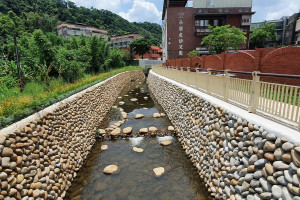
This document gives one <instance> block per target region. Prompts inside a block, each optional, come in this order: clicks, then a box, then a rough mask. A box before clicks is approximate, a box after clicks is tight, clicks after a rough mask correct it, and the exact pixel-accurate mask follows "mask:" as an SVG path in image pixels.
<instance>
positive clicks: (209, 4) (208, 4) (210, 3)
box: [206, 0, 215, 6]
mask: <svg viewBox="0 0 300 200" xmlns="http://www.w3.org/2000/svg"><path fill="white" fill-rule="evenodd" d="M214 4H215V2H214V0H206V5H207V6H213V5H214Z"/></svg>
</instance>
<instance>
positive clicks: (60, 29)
mask: <svg viewBox="0 0 300 200" xmlns="http://www.w3.org/2000/svg"><path fill="white" fill-rule="evenodd" d="M57 34H58V35H59V36H62V37H67V38H69V37H71V36H80V35H84V36H86V37H91V36H97V37H102V38H103V39H104V40H108V36H107V31H106V30H101V29H97V28H94V27H88V26H85V25H84V24H67V23H62V24H60V25H58V26H57Z"/></svg>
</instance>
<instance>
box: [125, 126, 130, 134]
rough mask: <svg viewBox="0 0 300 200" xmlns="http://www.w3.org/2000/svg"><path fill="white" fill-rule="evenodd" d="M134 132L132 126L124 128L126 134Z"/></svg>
mask: <svg viewBox="0 0 300 200" xmlns="http://www.w3.org/2000/svg"><path fill="white" fill-rule="evenodd" d="M131 132H132V127H126V128H124V129H123V133H124V134H130V133H131Z"/></svg>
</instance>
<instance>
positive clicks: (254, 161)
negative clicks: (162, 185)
mask: <svg viewBox="0 0 300 200" xmlns="http://www.w3.org/2000/svg"><path fill="white" fill-rule="evenodd" d="M148 84H149V88H150V89H151V91H152V93H153V94H154V96H155V97H156V99H157V100H158V102H159V103H160V105H161V106H162V107H163V108H164V109H165V112H166V113H167V114H168V116H169V118H170V120H171V121H172V123H173V125H174V126H175V128H176V131H177V133H178V137H179V141H180V142H181V144H182V146H183V148H184V149H185V152H186V154H187V155H188V156H189V157H190V159H191V160H192V162H193V163H194V166H195V167H196V168H197V170H198V172H199V175H200V176H201V178H202V179H203V181H204V183H205V185H206V187H207V189H208V191H209V192H210V194H211V196H213V197H214V198H215V199H249V200H251V199H283V200H284V199H290V200H292V199H300V197H299V196H300V189H299V180H300V168H299V167H300V147H298V146H296V145H294V144H293V143H292V141H287V140H286V139H284V138H278V137H277V136H276V135H275V134H273V133H271V132H267V131H265V130H264V128H263V127H259V126H257V125H255V124H251V123H250V122H248V121H246V120H245V119H243V118H240V117H237V116H235V115H233V114H232V113H230V111H228V110H224V109H223V108H221V107H219V106H217V105H213V104H212V103H210V102H209V101H207V100H204V99H202V98H200V97H199V96H196V95H195V94H193V93H191V92H188V91H187V90H185V89H183V87H179V85H175V84H172V83H171V82H170V81H169V80H167V79H162V78H161V77H159V76H157V75H156V74H155V73H153V72H151V73H150V74H149V77H148ZM285 134H289V133H285ZM299 134H300V133H299Z"/></svg>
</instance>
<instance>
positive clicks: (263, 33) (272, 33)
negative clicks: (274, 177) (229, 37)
mask: <svg viewBox="0 0 300 200" xmlns="http://www.w3.org/2000/svg"><path fill="white" fill-rule="evenodd" d="M265 40H272V41H276V40H277V36H276V30H275V24H274V23H272V24H266V25H264V26H263V27H261V28H259V29H258V28H255V29H253V30H252V33H251V35H250V46H251V48H255V47H258V48H262V47H264V42H265Z"/></svg>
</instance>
